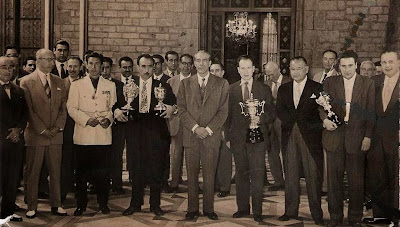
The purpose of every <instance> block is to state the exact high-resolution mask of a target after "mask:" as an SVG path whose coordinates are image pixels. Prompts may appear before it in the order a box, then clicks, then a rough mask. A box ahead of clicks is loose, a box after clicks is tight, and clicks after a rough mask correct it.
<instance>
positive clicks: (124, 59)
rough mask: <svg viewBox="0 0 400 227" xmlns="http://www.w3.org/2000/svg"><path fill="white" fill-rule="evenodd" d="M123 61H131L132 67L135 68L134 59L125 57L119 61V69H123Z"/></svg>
mask: <svg viewBox="0 0 400 227" xmlns="http://www.w3.org/2000/svg"><path fill="white" fill-rule="evenodd" d="M122 61H129V62H130V63H132V66H133V60H132V58H130V57H128V56H125V57H122V58H120V59H119V61H118V65H119V67H121V62H122Z"/></svg>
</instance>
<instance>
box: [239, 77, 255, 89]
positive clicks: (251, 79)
mask: <svg viewBox="0 0 400 227" xmlns="http://www.w3.org/2000/svg"><path fill="white" fill-rule="evenodd" d="M246 82H248V83H249V86H250V87H252V86H253V77H252V78H250V79H249V80H243V79H240V86H242V85H243V84H244V83H246Z"/></svg>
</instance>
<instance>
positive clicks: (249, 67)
mask: <svg viewBox="0 0 400 227" xmlns="http://www.w3.org/2000/svg"><path fill="white" fill-rule="evenodd" d="M237 69H238V72H239V74H240V77H241V78H242V79H243V80H250V79H251V78H252V77H253V74H254V69H255V67H254V65H253V62H252V61H251V60H250V59H242V60H240V61H239V66H238V68H237Z"/></svg>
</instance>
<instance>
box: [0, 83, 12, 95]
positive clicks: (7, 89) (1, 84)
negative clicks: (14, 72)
mask: <svg viewBox="0 0 400 227" xmlns="http://www.w3.org/2000/svg"><path fill="white" fill-rule="evenodd" d="M4 84H6V83H4V82H3V81H1V80H0V86H2V87H3V88H4V90H5V91H6V93H7V95H8V98H9V99H11V91H10V88H5V87H4V86H3V85H4ZM7 84H10V81H8V82H7ZM9 86H10V85H9Z"/></svg>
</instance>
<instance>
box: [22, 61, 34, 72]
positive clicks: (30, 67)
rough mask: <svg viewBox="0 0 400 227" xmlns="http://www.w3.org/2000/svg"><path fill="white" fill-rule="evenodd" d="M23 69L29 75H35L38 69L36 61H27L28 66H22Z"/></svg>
mask: <svg viewBox="0 0 400 227" xmlns="http://www.w3.org/2000/svg"><path fill="white" fill-rule="evenodd" d="M22 69H23V70H25V71H26V72H28V73H33V71H35V69H36V61H35V60H28V61H26V65H24V66H22Z"/></svg>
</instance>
